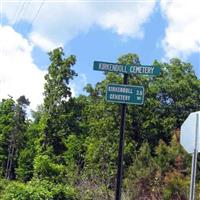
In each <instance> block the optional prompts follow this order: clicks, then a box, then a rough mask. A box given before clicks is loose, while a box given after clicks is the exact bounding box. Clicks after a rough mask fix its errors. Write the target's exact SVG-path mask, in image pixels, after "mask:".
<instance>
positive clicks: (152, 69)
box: [93, 61, 160, 76]
mask: <svg viewBox="0 0 200 200" xmlns="http://www.w3.org/2000/svg"><path fill="white" fill-rule="evenodd" d="M93 69H94V70H97V71H108V72H120V73H124V74H136V75H137V74H138V75H139V74H141V75H152V76H155V75H159V74H160V67H158V66H150V65H121V64H118V63H109V62H101V61H94V65H93Z"/></svg>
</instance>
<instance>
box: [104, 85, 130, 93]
mask: <svg viewBox="0 0 200 200" xmlns="http://www.w3.org/2000/svg"><path fill="white" fill-rule="evenodd" d="M108 91H109V92H122V93H128V94H133V90H132V88H125V87H112V86H109V87H108Z"/></svg>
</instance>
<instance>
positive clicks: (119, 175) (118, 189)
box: [115, 74, 128, 200]
mask: <svg viewBox="0 0 200 200" xmlns="http://www.w3.org/2000/svg"><path fill="white" fill-rule="evenodd" d="M127 84H128V74H124V85H127ZM125 125H126V104H124V103H123V104H121V124H120V139H119V150H118V169H117V184H116V193H115V200H120V199H121V187H122V172H123V150H124V130H125Z"/></svg>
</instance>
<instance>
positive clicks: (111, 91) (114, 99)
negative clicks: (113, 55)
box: [93, 61, 160, 200]
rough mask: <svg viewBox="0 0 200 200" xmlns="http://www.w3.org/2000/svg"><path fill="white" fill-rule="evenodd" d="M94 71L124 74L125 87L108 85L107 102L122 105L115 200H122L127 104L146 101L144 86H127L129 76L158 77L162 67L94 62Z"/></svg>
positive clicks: (139, 103)
mask: <svg viewBox="0 0 200 200" xmlns="http://www.w3.org/2000/svg"><path fill="white" fill-rule="evenodd" d="M93 69H94V70H97V71H105V72H116V73H123V74H124V80H123V84H124V85H119V84H109V85H107V91H106V101H108V102H111V103H120V104H121V124H120V139H119V150H118V168H117V182H116V193H115V200H121V188H122V175H123V149H124V131H125V124H126V106H127V105H126V104H135V105H142V104H143V101H144V87H143V86H130V85H129V86H127V84H128V74H132V75H146V76H156V75H159V74H160V67H158V66H150V65H123V64H119V63H110V62H102V61H94V65H93Z"/></svg>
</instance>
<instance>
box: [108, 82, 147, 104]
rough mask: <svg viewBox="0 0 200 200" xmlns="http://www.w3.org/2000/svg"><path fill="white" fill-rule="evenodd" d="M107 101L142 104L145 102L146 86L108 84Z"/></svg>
mask: <svg viewBox="0 0 200 200" xmlns="http://www.w3.org/2000/svg"><path fill="white" fill-rule="evenodd" d="M106 101H108V102H114V103H125V104H137V105H142V104H143V102H144V87H143V86H133V85H120V84H108V85H107V90H106Z"/></svg>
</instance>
